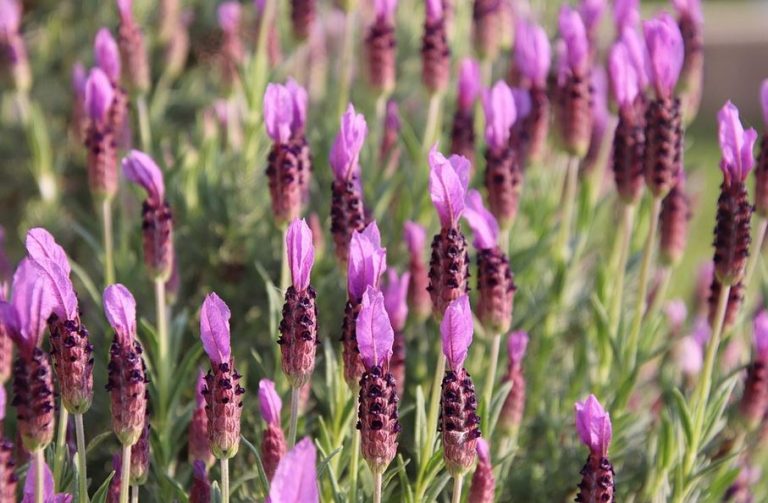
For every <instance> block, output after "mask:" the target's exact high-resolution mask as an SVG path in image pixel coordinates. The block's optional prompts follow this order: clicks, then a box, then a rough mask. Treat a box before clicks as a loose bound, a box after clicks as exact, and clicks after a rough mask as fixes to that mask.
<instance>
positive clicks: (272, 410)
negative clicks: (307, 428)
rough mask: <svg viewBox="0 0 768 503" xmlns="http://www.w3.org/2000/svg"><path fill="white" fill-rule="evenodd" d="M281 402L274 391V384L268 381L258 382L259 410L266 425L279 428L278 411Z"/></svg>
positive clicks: (281, 404) (281, 405)
mask: <svg viewBox="0 0 768 503" xmlns="http://www.w3.org/2000/svg"><path fill="white" fill-rule="evenodd" d="M282 407H283V401H282V400H280V395H278V394H277V391H275V383H274V382H272V381H270V380H269V379H262V380H261V381H259V410H260V411H261V417H262V418H263V419H264V422H265V423H267V424H273V425H276V426H280V409H281V408H282Z"/></svg>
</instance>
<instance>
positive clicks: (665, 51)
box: [643, 13, 685, 98]
mask: <svg viewBox="0 0 768 503" xmlns="http://www.w3.org/2000/svg"><path fill="white" fill-rule="evenodd" d="M643 33H644V34H645V45H646V46H647V47H648V55H649V58H650V70H651V71H650V76H651V81H652V82H653V86H654V88H655V89H656V95H657V96H658V97H659V98H669V97H671V96H672V92H673V91H674V89H675V84H677V79H678V78H679V77H680V70H681V69H682V67H683V59H684V56H685V53H684V49H683V36H682V35H681V34H680V28H678V26H677V23H676V22H675V20H674V19H672V17H671V16H670V15H669V14H667V13H662V14H660V15H659V16H657V17H656V18H654V19H651V20H649V21H645V22H644V23H643Z"/></svg>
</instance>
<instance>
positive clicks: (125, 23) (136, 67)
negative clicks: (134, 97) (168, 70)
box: [117, 0, 150, 93]
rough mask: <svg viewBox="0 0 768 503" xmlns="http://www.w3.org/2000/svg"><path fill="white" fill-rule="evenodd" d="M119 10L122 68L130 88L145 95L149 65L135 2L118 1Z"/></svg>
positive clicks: (119, 45)
mask: <svg viewBox="0 0 768 503" xmlns="http://www.w3.org/2000/svg"><path fill="white" fill-rule="evenodd" d="M117 10H118V11H119V13H120V28H119V30H118V47H119V48H120V57H121V58H122V67H123V68H124V69H125V70H127V71H126V72H125V75H126V77H127V80H128V83H129V84H130V86H131V87H132V88H133V89H134V90H135V91H137V92H140V93H144V92H146V91H147V90H148V89H149V85H150V75H149V63H148V61H147V51H146V48H145V47H144V36H143V35H142V33H141V28H140V27H139V25H137V24H136V21H135V20H134V19H133V12H132V10H133V0H117Z"/></svg>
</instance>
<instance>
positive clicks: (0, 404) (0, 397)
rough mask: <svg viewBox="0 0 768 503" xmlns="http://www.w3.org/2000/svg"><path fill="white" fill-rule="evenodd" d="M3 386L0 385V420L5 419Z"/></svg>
mask: <svg viewBox="0 0 768 503" xmlns="http://www.w3.org/2000/svg"><path fill="white" fill-rule="evenodd" d="M5 398H6V397H5V386H0V421H2V420H3V419H5Z"/></svg>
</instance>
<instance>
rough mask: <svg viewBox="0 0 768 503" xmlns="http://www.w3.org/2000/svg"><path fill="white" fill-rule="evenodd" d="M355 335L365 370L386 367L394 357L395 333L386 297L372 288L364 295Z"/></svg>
mask: <svg viewBox="0 0 768 503" xmlns="http://www.w3.org/2000/svg"><path fill="white" fill-rule="evenodd" d="M355 335H356V337H357V346H358V348H359V349H360V358H361V359H362V360H363V364H364V365H365V368H366V369H372V368H373V367H384V366H385V363H386V362H388V361H389V359H390V357H391V356H392V344H393V343H394V340H395V332H394V331H393V330H392V324H391V323H390V321H389V315H388V314H387V310H386V309H385V307H384V295H383V294H382V293H381V291H379V290H377V289H375V288H374V287H372V286H369V287H368V288H367V289H366V290H365V293H364V294H363V300H362V301H361V303H360V313H359V314H358V315H357V325H356V331H355Z"/></svg>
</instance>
